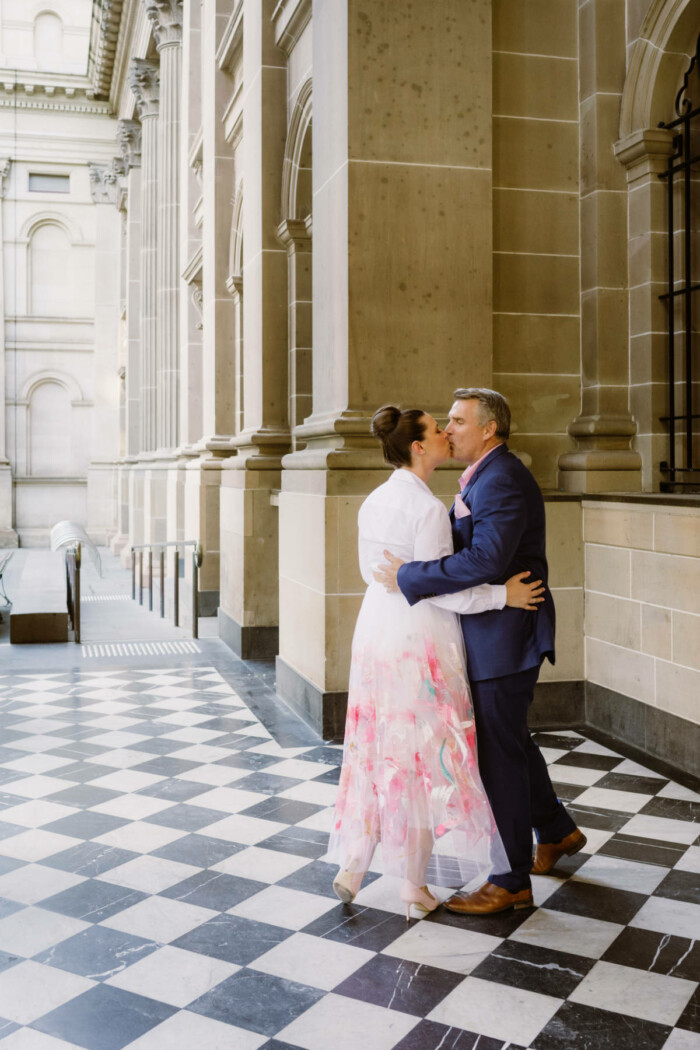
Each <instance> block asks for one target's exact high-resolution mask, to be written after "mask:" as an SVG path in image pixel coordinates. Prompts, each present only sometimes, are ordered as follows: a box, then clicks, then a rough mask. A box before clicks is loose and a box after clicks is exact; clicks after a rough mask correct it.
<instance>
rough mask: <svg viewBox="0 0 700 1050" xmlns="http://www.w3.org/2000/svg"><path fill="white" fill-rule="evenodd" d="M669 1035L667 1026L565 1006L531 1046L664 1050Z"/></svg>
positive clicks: (542, 1048) (560, 1049) (570, 1049)
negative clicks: (662, 1049)
mask: <svg viewBox="0 0 700 1050" xmlns="http://www.w3.org/2000/svg"><path fill="white" fill-rule="evenodd" d="M670 1032H671V1029H670V1028H669V1027H668V1025H662V1024H654V1023H652V1022H651V1021H640V1020H638V1019H637V1018H636V1017H629V1016H627V1015H626V1014H616V1013H612V1012H610V1011H608V1010H597V1009H595V1007H593V1006H582V1005H579V1004H578V1003H564V1004H563V1005H562V1006H561V1007H560V1008H559V1010H558V1011H557V1012H556V1014H555V1015H554V1017H553V1018H552V1020H551V1021H550V1022H549V1024H547V1025H545V1027H544V1028H543V1030H542V1031H541V1032H540V1034H539V1035H538V1036H537V1038H536V1039H535V1041H534V1042H533V1043H532V1050H661V1048H662V1047H663V1045H664V1043H665V1042H666V1040H667V1039H668V1037H669V1034H670Z"/></svg>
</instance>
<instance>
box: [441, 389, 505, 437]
mask: <svg viewBox="0 0 700 1050" xmlns="http://www.w3.org/2000/svg"><path fill="white" fill-rule="evenodd" d="M452 396H453V397H454V399H455V401H478V402H479V422H480V423H481V425H482V426H485V425H486V424H487V423H490V422H491V420H492V419H493V420H494V421H495V423H496V437H499V438H501V440H502V441H507V440H508V437H509V436H510V408H509V406H508V402H507V401H506V399H505V398H504V396H503V394H499V393H498V391H497V390H489V389H488V387H481V386H464V387H463V386H460V387H457V389H456V390H455V392H454V394H453V395H452Z"/></svg>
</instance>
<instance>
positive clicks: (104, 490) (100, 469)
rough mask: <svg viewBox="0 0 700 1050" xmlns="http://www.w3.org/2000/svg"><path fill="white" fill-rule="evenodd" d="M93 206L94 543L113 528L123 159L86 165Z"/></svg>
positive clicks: (90, 495)
mask: <svg viewBox="0 0 700 1050" xmlns="http://www.w3.org/2000/svg"><path fill="white" fill-rule="evenodd" d="M89 169H90V190H91V193H92V199H93V202H94V204H95V329H94V348H93V368H94V374H95V376H96V377H100V378H99V382H97V383H96V384H95V394H94V407H93V409H92V412H91V421H92V425H91V435H90V465H89V467H88V476H87V530H88V532H89V534H90V536H91V538H92V539H93V540H94V542H95V543H108V542H109V540H110V539H111V537H112V535H113V534H114V533H115V532H116V529H117V471H116V468H117V459H118V456H119V301H120V279H119V263H120V249H121V216H120V214H119V211H118V209H117V207H116V205H117V195H118V191H119V184H120V182H121V180H122V179H123V177H124V170H125V169H124V162H123V161H122V159H121V157H120V158H119V159H118V160H115V161H114V162H113V163H112V165H111V166H104V165H100V164H90V165H89Z"/></svg>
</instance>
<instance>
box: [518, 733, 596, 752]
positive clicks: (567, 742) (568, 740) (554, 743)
mask: <svg viewBox="0 0 700 1050" xmlns="http://www.w3.org/2000/svg"><path fill="white" fill-rule="evenodd" d="M531 736H532V739H533V740H534V742H535V743H536V744H537V746H538V747H554V748H557V749H558V750H559V751H573V750H574V749H575V748H577V747H580V746H581V744H582V743H583V737H580V738H579V737H576V736H558V735H557V733H547V732H542V731H540V732H533V733H532V734H531Z"/></svg>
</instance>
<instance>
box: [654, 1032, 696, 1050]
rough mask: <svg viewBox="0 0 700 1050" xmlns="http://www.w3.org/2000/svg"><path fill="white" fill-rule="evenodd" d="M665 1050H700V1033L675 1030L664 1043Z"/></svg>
mask: <svg viewBox="0 0 700 1050" xmlns="http://www.w3.org/2000/svg"><path fill="white" fill-rule="evenodd" d="M663 1050H700V1032H688V1031H686V1030H685V1029H683V1028H674V1030H673V1031H672V1032H671V1034H670V1036H669V1037H668V1039H667V1040H666V1042H665V1043H664V1045H663Z"/></svg>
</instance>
